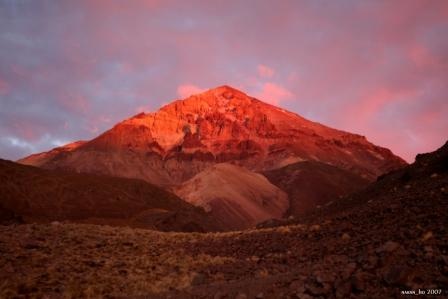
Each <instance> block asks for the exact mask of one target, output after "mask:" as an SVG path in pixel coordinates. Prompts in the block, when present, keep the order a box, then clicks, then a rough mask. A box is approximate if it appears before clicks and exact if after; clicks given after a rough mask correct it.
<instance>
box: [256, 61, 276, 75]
mask: <svg viewBox="0 0 448 299" xmlns="http://www.w3.org/2000/svg"><path fill="white" fill-rule="evenodd" d="M257 69H258V75H260V76H261V77H263V78H271V77H272V76H274V70H273V69H272V68H270V67H268V66H266V65H263V64H260V65H258V68H257Z"/></svg>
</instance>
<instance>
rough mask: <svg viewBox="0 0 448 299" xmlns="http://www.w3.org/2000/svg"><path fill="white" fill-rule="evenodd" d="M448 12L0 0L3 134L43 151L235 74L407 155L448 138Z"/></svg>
mask: <svg viewBox="0 0 448 299" xmlns="http://www.w3.org/2000/svg"><path fill="white" fill-rule="evenodd" d="M274 6H275V9H273V8H274ZM397 11H399V12H400V13H399V14H397V13H396V12H397ZM180 12H182V13H180ZM447 16H448V2H447V1H444V0H433V1H429V2H424V1H420V0H406V1H402V0H398V1H387V0H378V1H355V0H347V1H342V2H339V1H338V2H331V1H329V2H325V3H322V2H319V1H288V0H285V1H282V2H281V4H280V5H274V4H272V2H271V1H257V5H256V6H254V5H253V3H251V1H226V2H222V1H208V2H207V1H192V2H191V1H146V0H141V1H139V0H135V1H130V2H129V3H126V4H120V3H119V2H112V1H57V2H56V3H47V2H45V3H37V2H35V1H0V20H1V25H2V30H1V32H0V57H1V58H2V59H0V136H9V137H11V138H15V139H14V140H22V141H23V142H27V143H28V144H33V145H34V144H35V147H34V148H33V151H41V150H47V149H49V148H51V147H52V146H53V144H52V142H51V140H79V139H91V138H93V137H95V135H96V134H98V133H101V132H103V131H105V130H107V129H109V128H110V127H111V126H112V125H113V124H114V123H117V122H119V121H121V120H123V119H124V118H127V117H130V116H132V115H134V114H135V113H136V111H140V110H143V109H139V107H140V108H144V107H151V109H153V110H155V109H157V108H158V107H160V106H161V104H162V103H164V102H171V101H172V100H173V99H175V98H179V97H181V98H184V97H187V96H188V95H190V94H193V93H197V92H200V91H202V88H206V89H208V88H212V87H215V86H220V85H224V84H228V85H231V86H234V87H236V88H241V89H243V91H245V92H246V93H248V94H250V95H252V96H256V97H259V98H260V99H261V100H265V101H270V102H271V103H273V104H276V105H282V106H283V107H284V108H286V109H288V110H292V111H294V112H296V113H298V114H301V115H303V116H305V117H308V118H310V119H311V120H315V121H319V122H321V123H324V124H327V125H330V126H332V127H335V128H338V129H343V130H346V131H350V132H355V133H359V134H362V135H366V137H367V138H368V139H369V140H371V141H372V142H374V143H377V144H379V145H382V146H385V147H388V148H391V149H392V150H393V151H394V152H395V153H397V154H399V155H400V156H403V157H405V158H406V159H407V160H409V161H410V160H412V159H413V157H414V156H415V154H417V153H418V152H426V151H430V150H434V149H435V148H436V147H438V146H440V145H441V144H442V143H443V141H444V140H445V139H446V133H445V132H447V131H448V119H447V118H446V117H444V115H448V102H447V101H446V97H447V95H448V87H447V86H446V78H447V77H448V39H447V38H445V35H446V34H445V33H446V32H447V31H448V17H447ZM335 23H337V24H338V26H334V24H335ZM54 24H58V25H57V26H54ZM274 78H275V80H274ZM191 82H194V83H195V84H194V85H193V84H191ZM102 116H105V117H107V119H109V120H110V121H108V122H106V121H102V120H101V119H102V118H101V117H102ZM45 136H47V137H45ZM11 146H12V145H11V143H10V142H9V141H6V140H3V141H2V142H1V143H0V156H3V157H16V156H17V152H18V151H14V150H12V147H11ZM25 152H26V154H29V153H31V149H30V148H29V147H26V148H22V149H21V150H20V153H21V154H23V153H25Z"/></svg>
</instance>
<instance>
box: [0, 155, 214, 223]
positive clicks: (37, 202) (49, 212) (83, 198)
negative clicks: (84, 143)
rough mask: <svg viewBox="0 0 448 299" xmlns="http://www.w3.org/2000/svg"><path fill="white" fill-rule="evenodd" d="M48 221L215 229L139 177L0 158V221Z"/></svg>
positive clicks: (189, 207)
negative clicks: (43, 166) (47, 167)
mask: <svg viewBox="0 0 448 299" xmlns="http://www.w3.org/2000/svg"><path fill="white" fill-rule="evenodd" d="M51 221H71V222H84V223H99V224H109V225H130V226H134V227H144V228H152V229H157V230H167V231H210V230H211V231H213V230H218V229H219V227H218V226H217V225H216V223H215V221H214V220H212V219H211V218H210V217H209V216H208V215H206V213H204V211H203V210H202V209H200V208H196V207H194V206H192V205H190V204H188V203H186V202H184V201H183V200H181V199H180V198H178V197H177V196H175V195H173V194H171V193H169V192H167V191H165V190H162V189H160V188H159V187H156V186H153V185H151V184H149V183H147V182H144V181H142V180H136V179H125V178H117V177H108V176H98V175H88V174H75V173H64V172H61V171H53V170H44V169H39V168H36V167H32V166H24V165H20V164H17V163H13V162H10V161H5V160H0V223H6V224H7V223H12V222H19V223H20V222H39V223H42V222H44V223H45V222H47V223H48V222H51Z"/></svg>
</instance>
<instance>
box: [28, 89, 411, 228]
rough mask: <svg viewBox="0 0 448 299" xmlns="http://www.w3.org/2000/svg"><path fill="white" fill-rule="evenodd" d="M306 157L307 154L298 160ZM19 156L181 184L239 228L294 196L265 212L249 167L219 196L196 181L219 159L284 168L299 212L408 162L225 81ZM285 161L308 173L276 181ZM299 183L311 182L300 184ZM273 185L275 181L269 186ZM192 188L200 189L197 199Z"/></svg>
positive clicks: (215, 174)
mask: <svg viewBox="0 0 448 299" xmlns="http://www.w3.org/2000/svg"><path fill="white" fill-rule="evenodd" d="M304 161H309V162H310V163H309V164H297V163H299V162H304ZM19 162H20V163H22V164H29V165H34V166H39V167H42V168H46V169H59V170H64V171H72V172H78V173H80V172H83V173H91V174H103V175H111V176H118V177H127V178H137V179H143V180H145V181H147V182H149V183H152V184H154V185H157V186H160V187H163V188H165V189H167V190H171V189H173V188H174V189H175V188H177V187H178V186H181V188H180V189H179V188H178V189H177V190H178V194H179V195H180V196H181V197H182V199H184V200H186V201H188V202H191V203H194V204H197V205H198V206H204V205H205V206H208V207H212V209H211V210H210V211H209V214H213V215H215V216H216V217H217V218H218V219H222V218H226V223H227V224H228V225H229V221H230V220H232V221H235V223H234V224H233V225H230V227H235V228H242V227H247V225H249V224H250V225H251V224H254V223H255V221H258V220H263V221H264V220H265V218H266V217H267V216H268V215H269V216H273V217H274V218H277V217H279V215H281V214H283V212H282V213H280V211H282V209H283V208H284V207H285V206H287V205H288V204H285V203H284V200H283V196H281V197H278V194H277V193H276V195H274V196H273V197H272V198H275V199H278V200H279V202H276V203H274V202H273V201H269V202H268V206H271V205H272V207H274V206H275V207H276V208H275V209H274V210H273V211H272V213H266V210H267V209H266V207H263V206H262V205H260V204H259V203H257V207H256V208H254V207H253V203H254V202H258V198H261V197H260V194H259V191H257V192H255V193H253V194H252V193H250V192H248V191H247V190H249V189H253V188H254V186H257V184H261V185H264V186H267V185H266V182H265V181H263V182H261V181H260V180H258V179H257V180H258V181H259V182H257V183H255V181H252V178H259V176H258V175H256V174H249V173H248V172H245V171H241V173H240V174H241V179H242V180H246V179H247V180H248V181H250V182H251V184H252V183H253V184H252V185H251V184H249V185H250V187H249V186H248V187H247V188H242V187H241V184H239V182H238V181H237V180H228V183H229V182H230V181H231V182H232V184H233V185H229V187H228V188H227V189H225V190H224V189H223V190H221V191H222V192H224V193H219V195H220V196H221V198H220V199H217V198H216V197H214V196H212V192H210V191H209V190H210V188H209V187H207V186H205V185H204V183H203V184H202V185H200V184H198V182H199V181H203V182H206V183H207V184H209V185H214V186H216V185H217V183H216V182H213V181H212V180H211V178H208V179H205V176H206V175H211V177H212V178H213V179H216V180H217V181H219V180H220V178H221V177H222V176H223V175H224V173H225V172H226V171H227V170H226V171H224V170H223V169H222V167H219V166H218V167H217V168H216V167H215V168H213V167H214V166H215V165H217V164H221V163H227V164H233V165H236V166H239V167H242V168H245V169H246V170H247V171H249V172H258V173H263V172H264V173H266V172H269V171H273V170H275V169H280V168H283V170H285V171H286V172H285V174H284V175H280V174H279V172H278V171H274V172H272V174H273V176H271V179H272V180H273V182H274V184H277V186H278V187H280V188H281V189H283V191H286V192H287V193H289V195H290V197H291V199H290V201H291V203H290V206H291V210H290V211H291V212H292V214H294V215H295V214H297V213H298V212H303V211H305V210H306V209H309V208H313V207H316V206H317V205H319V204H323V203H326V202H328V201H331V200H333V199H336V198H338V197H339V196H340V195H343V194H346V193H347V192H350V191H351V190H355V189H357V188H360V187H362V186H364V185H365V182H366V181H373V180H374V179H376V177H377V176H379V175H382V174H383V173H385V172H388V171H391V170H394V169H397V168H399V167H402V166H404V165H406V163H405V162H404V161H403V160H402V159H401V158H399V157H397V156H395V155H394V154H393V153H392V152H391V151H390V150H388V149H385V148H382V147H379V146H376V145H373V144H372V143H370V142H368V141H367V140H366V138H365V137H363V136H360V135H356V134H351V133H347V132H344V131H340V130H336V129H332V128H329V127H327V126H324V125H322V124H319V123H316V122H312V121H309V120H307V119H305V118H303V117H301V116H299V115H297V114H295V113H292V112H289V111H286V110H284V109H281V108H278V107H275V106H272V105H270V104H267V103H264V102H262V101H260V100H257V99H255V98H253V97H250V96H248V95H246V94H244V93H243V92H241V91H239V90H236V89H234V88H232V87H229V86H221V87H217V88H214V89H211V90H208V91H206V92H204V93H200V94H197V95H193V96H190V97H188V98H186V99H184V100H177V101H174V102H172V103H171V104H168V105H166V106H164V107H162V108H160V109H159V110H158V111H157V112H154V113H149V114H145V113H140V114H138V115H135V116H133V117H131V118H129V119H126V120H124V121H122V122H120V123H119V124H117V125H115V126H114V127H113V128H112V129H110V130H108V131H106V132H105V133H103V134H101V135H100V136H98V137H96V138H94V139H92V140H90V141H87V142H85V141H80V142H76V143H72V144H69V145H67V146H64V147H60V148H56V149H53V150H51V151H49V152H46V153H41V154H35V155H32V156H30V157H26V158H24V159H22V160H20V161H19ZM323 164H325V165H326V166H323ZM288 165H303V166H305V165H307V169H304V173H308V174H309V175H299V176H298V178H297V179H296V180H294V179H288V180H285V179H281V180H282V182H280V181H278V180H277V179H276V178H275V176H278V177H279V178H281V177H285V175H286V176H288V173H289V169H290V168H284V167H285V166H288ZM291 167H294V166H291ZM310 167H311V168H312V167H316V169H314V170H310V169H309V168H310ZM299 168H300V167H299ZM336 168H337V169H338V170H339V171H338V170H335V169H336ZM208 169H211V170H208ZM298 170H300V169H298ZM327 170H328V172H327V173H325V172H326V171H327ZM203 171H205V172H204V173H203ZM300 171H301V170H300ZM235 177H239V176H238V175H236V176H235ZM243 177H244V178H243ZM350 180H351V182H350ZM285 182H290V183H289V185H285V184H284V183H285ZM296 183H297V184H300V186H301V187H303V188H307V190H294V188H296V189H297V187H298V186H295V185H294V184H296ZM197 188H198V189H197ZM231 189H233V191H231ZM255 189H256V188H255ZM268 189H269V190H270V192H271V191H272V192H274V191H273V190H276V189H275V188H274V189H272V186H270V187H269V188H268ZM221 191H220V192H221ZM230 191H231V192H230ZM188 192H192V194H188ZM237 192H241V194H236V193H237ZM275 192H277V191H275ZM275 192H274V193H275ZM193 194H194V196H197V197H196V198H193ZM248 194H249V195H248ZM230 196H232V198H231V197H230ZM299 197H300V198H299ZM304 197H306V198H304ZM255 198H257V199H255ZM237 199H238V202H237ZM249 203H250V204H249ZM279 207H281V208H280V209H279ZM216 209H221V210H220V211H217V210H216ZM244 209H249V210H244ZM251 213H257V214H256V215H251ZM244 218H245V219H244Z"/></svg>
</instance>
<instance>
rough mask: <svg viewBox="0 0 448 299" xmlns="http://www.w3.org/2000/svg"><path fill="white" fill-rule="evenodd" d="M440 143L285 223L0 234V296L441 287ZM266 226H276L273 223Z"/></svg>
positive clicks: (445, 272) (368, 293)
mask: <svg viewBox="0 0 448 299" xmlns="http://www.w3.org/2000/svg"><path fill="white" fill-rule="evenodd" d="M447 157H448V144H446V145H445V146H444V147H443V148H442V149H441V150H439V151H437V152H435V153H432V154H427V155H420V156H419V157H418V158H417V162H416V163H415V164H413V165H410V166H407V167H406V168H404V169H402V170H399V171H396V172H394V173H391V174H389V175H386V176H384V177H381V178H380V179H379V180H378V181H377V182H376V183H374V184H373V185H371V186H369V187H368V188H367V189H365V190H364V191H361V192H359V193H357V194H354V195H352V196H349V197H346V198H343V199H341V200H339V201H337V202H336V203H334V204H330V205H327V206H325V207H323V208H322V209H321V210H320V211H319V212H316V213H314V214H312V215H308V216H307V217H306V218H302V219H298V220H290V221H287V222H284V223H283V224H285V225H284V226H278V227H270V228H264V229H258V230H255V229H254V230H246V231H239V232H228V233H207V234H201V233H163V232H155V231H150V230H143V229H131V228H123V227H109V226H95V225H86V224H70V223H52V224H22V225H9V226H1V227H0V297H8V298H9V297H14V296H17V297H44V295H45V296H47V297H50V298H60V297H63V296H64V297H91V298H92V297H95V298H97V297H102V296H104V297H125V298H129V297H130V298H311V297H320V298H334V297H337V298H350V297H355V298H389V297H401V296H402V294H404V293H405V292H408V293H409V292H413V291H415V292H418V290H419V289H420V290H421V291H425V292H428V291H429V290H431V291H432V292H435V293H439V292H440V295H439V297H446V296H447V295H448V294H447V288H446V286H447V285H448V238H447V235H448V234H447V229H448V217H447V211H448V209H447V207H448V194H447V190H448V175H447V169H448V167H447V166H448V163H447V161H448V159H447ZM272 225H275V223H272Z"/></svg>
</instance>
